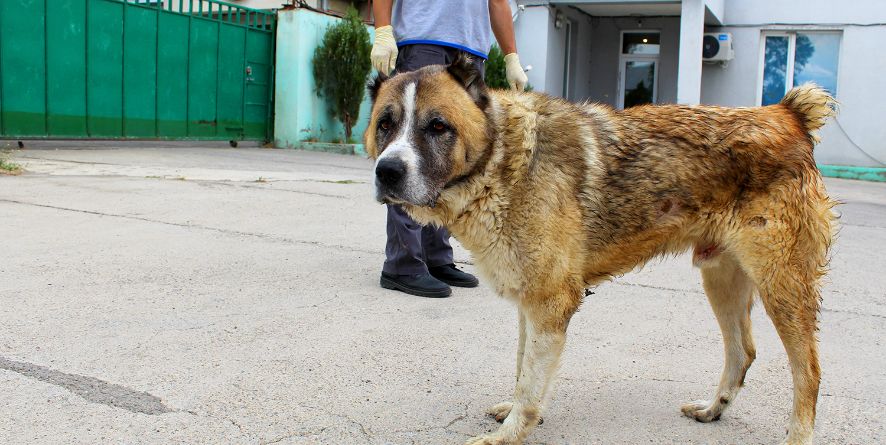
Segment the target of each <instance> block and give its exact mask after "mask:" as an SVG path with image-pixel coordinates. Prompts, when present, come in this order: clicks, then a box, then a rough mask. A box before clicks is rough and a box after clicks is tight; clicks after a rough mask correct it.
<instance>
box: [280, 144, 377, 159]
mask: <svg viewBox="0 0 886 445" xmlns="http://www.w3.org/2000/svg"><path fill="white" fill-rule="evenodd" d="M292 148H298V149H302V150H308V151H320V152H324V153H336V154H340V155H357V156H363V157H366V149H365V148H364V147H363V144H336V143H333V142H300V143H298V144H297V145H295V146H294V147H292Z"/></svg>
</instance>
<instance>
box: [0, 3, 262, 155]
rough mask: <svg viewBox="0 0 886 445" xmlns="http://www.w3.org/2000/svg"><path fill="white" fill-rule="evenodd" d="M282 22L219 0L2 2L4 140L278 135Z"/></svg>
mask: <svg viewBox="0 0 886 445" xmlns="http://www.w3.org/2000/svg"><path fill="white" fill-rule="evenodd" d="M274 19H275V17H274V14H273V13H271V12H265V11H256V10H251V9H247V8H243V7H240V6H236V5H232V4H228V3H224V2H218V1H214V0H162V1H159V0H0V137H4V138H47V137H48V138H99V139H124V138H135V139H221V140H240V139H252V140H270V139H271V138H272V131H273V116H272V112H273V106H272V105H271V102H272V100H273V84H272V82H273V73H274V66H273V62H274V34H275V27H276V24H275V20H274Z"/></svg>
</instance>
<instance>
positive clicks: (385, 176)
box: [375, 159, 406, 185]
mask: <svg viewBox="0 0 886 445" xmlns="http://www.w3.org/2000/svg"><path fill="white" fill-rule="evenodd" d="M405 175H406V164H404V163H403V161H401V160H399V159H382V160H381V161H379V163H378V165H377V166H376V167H375V176H376V177H377V178H378V181H379V182H381V183H382V184H383V185H395V184H397V183H398V182H400V180H401V179H403V176H405Z"/></svg>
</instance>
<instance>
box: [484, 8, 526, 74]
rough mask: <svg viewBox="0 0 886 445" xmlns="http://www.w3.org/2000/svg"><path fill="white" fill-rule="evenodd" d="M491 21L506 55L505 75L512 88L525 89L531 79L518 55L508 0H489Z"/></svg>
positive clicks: (499, 44) (502, 50) (494, 32)
mask: <svg viewBox="0 0 886 445" xmlns="http://www.w3.org/2000/svg"><path fill="white" fill-rule="evenodd" d="M489 23H490V24H491V25H492V33H493V34H495V40H497V41H498V46H499V47H500V48H501V52H502V53H504V55H505V77H507V79H508V85H510V86H511V88H512V89H515V90H519V91H523V88H525V87H526V83H527V82H528V81H529V79H528V78H527V77H526V72H524V71H523V65H520V57H519V56H518V55H517V39H516V38H515V37H514V21H513V18H512V17H511V6H510V5H509V4H508V0H489Z"/></svg>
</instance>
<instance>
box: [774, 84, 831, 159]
mask: <svg viewBox="0 0 886 445" xmlns="http://www.w3.org/2000/svg"><path fill="white" fill-rule="evenodd" d="M781 105H782V106H784V107H787V109H789V110H791V111H792V112H793V113H794V114H795V115H796V116H797V119H798V120H799V121H800V124H801V125H802V126H803V128H804V129H805V130H806V134H808V135H809V138H810V139H811V140H812V142H813V143H816V144H817V143H818V142H819V141H820V139H819V137H818V130H819V129H820V128H821V127H823V126H824V124H825V121H826V120H827V118H829V117H832V116H836V114H837V105H838V104H837V100H836V99H834V98H833V97H832V96H831V95H830V93H828V92H827V90H825V89H824V88H822V87H820V86H818V85H816V84H814V83H811V82H809V83H804V84H803V85H800V86H798V87H794V88H792V89H791V90H790V91H788V93H787V94H785V95H784V97H783V98H782V99H781Z"/></svg>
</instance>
